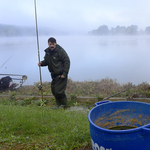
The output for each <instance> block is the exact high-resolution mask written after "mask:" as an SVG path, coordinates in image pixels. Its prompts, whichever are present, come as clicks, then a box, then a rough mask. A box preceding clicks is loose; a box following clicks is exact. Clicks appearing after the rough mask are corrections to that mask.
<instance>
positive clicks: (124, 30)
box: [88, 25, 150, 35]
mask: <svg viewBox="0 0 150 150" xmlns="http://www.w3.org/2000/svg"><path fill="white" fill-rule="evenodd" d="M88 34H89V35H142V34H147V35H150V26H147V27H146V28H145V30H142V29H140V30H138V26H137V25H131V26H127V27H126V26H119V25H118V26H116V27H115V28H113V27H112V28H111V29H110V30H109V29H108V26H107V25H101V26H100V27H98V29H96V30H92V31H89V32H88Z"/></svg>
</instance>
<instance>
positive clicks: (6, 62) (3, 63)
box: [0, 54, 15, 68]
mask: <svg viewBox="0 0 150 150" xmlns="http://www.w3.org/2000/svg"><path fill="white" fill-rule="evenodd" d="M14 55H15V54H13V55H12V56H10V57H9V58H8V59H7V60H6V61H5V62H4V63H3V65H2V66H1V67H0V68H2V67H3V66H4V65H5V64H6V63H7V61H8V60H9V59H10V58H11V57H13V56H14Z"/></svg>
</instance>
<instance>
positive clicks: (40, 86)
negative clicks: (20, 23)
mask: <svg viewBox="0 0 150 150" xmlns="http://www.w3.org/2000/svg"><path fill="white" fill-rule="evenodd" d="M34 7H35V22H36V37H37V48H38V59H39V62H40V51H39V38H38V37H39V36H38V24H37V11H36V0H34ZM39 73H40V84H39V86H38V88H39V90H41V96H42V101H43V89H42V74H41V66H39Z"/></svg>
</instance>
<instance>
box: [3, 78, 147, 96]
mask: <svg viewBox="0 0 150 150" xmlns="http://www.w3.org/2000/svg"><path fill="white" fill-rule="evenodd" d="M38 84H39V83H35V84H34V85H30V86H23V87H21V88H18V89H17V90H16V91H15V94H16V95H41V92H40V91H39V89H38ZM50 89H51V85H50V82H44V83H43V94H44V95H52V93H51V90H50ZM123 90H126V91H125V92H123V93H121V94H118V95H116V96H118V97H125V98H126V97H134V96H136V97H147V98H149V97H150V85H149V84H148V83H147V82H143V83H141V84H138V85H133V84H132V83H130V82H129V83H126V84H120V83H118V82H117V80H114V79H110V78H104V79H101V80H97V81H83V82H77V81H72V80H71V79H68V84H67V89H66V95H67V96H69V97H72V98H75V97H77V96H93V97H97V98H104V97H108V96H110V95H113V94H115V93H118V92H120V91H123ZM1 94H3V95H4V94H11V92H9V93H8V92H7V91H6V92H1Z"/></svg>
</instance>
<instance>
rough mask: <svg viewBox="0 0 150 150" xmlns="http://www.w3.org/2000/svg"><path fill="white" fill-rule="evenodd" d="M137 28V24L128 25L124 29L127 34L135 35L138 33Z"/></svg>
mask: <svg viewBox="0 0 150 150" xmlns="http://www.w3.org/2000/svg"><path fill="white" fill-rule="evenodd" d="M137 29H138V26H137V25H131V26H128V27H127V29H126V33H127V34H129V35H136V34H137V33H138V31H137Z"/></svg>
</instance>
